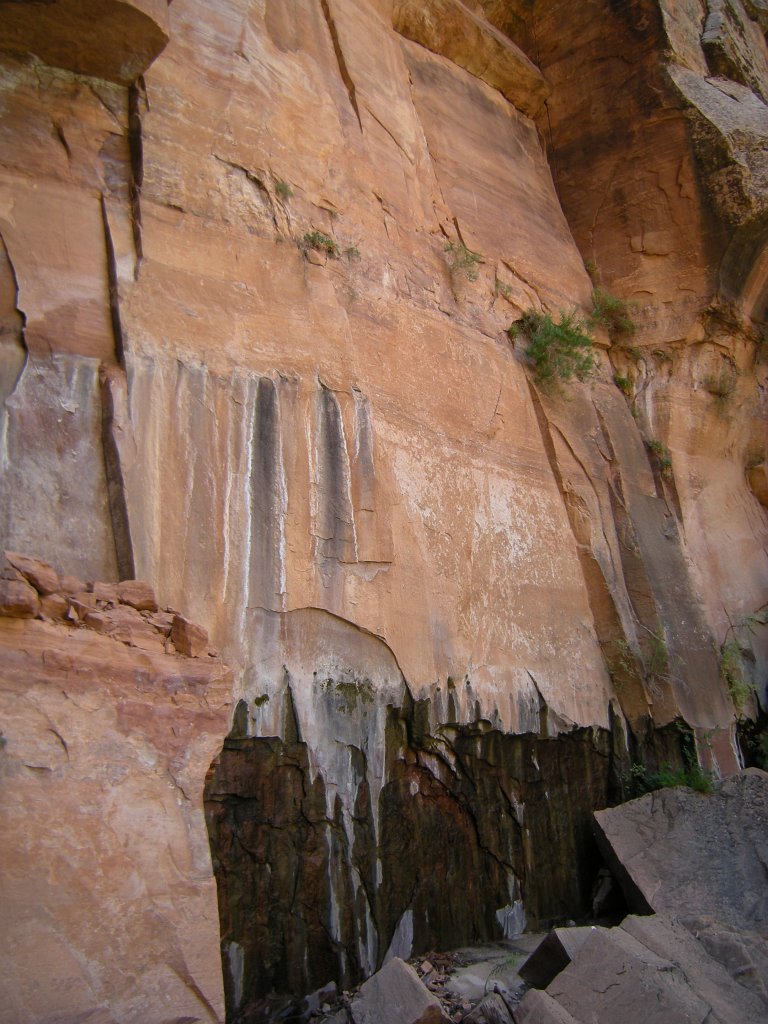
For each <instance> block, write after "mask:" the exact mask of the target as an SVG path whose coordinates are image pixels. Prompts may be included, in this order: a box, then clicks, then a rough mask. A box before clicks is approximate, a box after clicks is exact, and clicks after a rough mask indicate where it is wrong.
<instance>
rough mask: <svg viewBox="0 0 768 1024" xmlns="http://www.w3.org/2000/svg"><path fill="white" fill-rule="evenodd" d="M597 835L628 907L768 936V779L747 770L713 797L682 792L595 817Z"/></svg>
mask: <svg viewBox="0 0 768 1024" xmlns="http://www.w3.org/2000/svg"><path fill="white" fill-rule="evenodd" d="M595 821H596V823H597V827H596V835H597V839H598V844H599V845H600V846H601V848H602V851H603V855H604V856H605V858H606V860H607V861H608V863H609V865H610V866H611V867H612V868H613V869H614V874H615V875H616V877H617V879H618V881H619V883H620V884H621V886H622V888H623V889H624V895H625V897H626V899H627V902H628V904H629V906H630V907H631V908H632V909H633V910H637V911H639V912H640V913H647V912H648V911H657V912H659V911H664V910H666V911H668V912H670V913H676V912H679V911H682V910H685V912H686V913H688V914H709V915H711V916H712V917H714V918H716V919H717V920H719V921H722V922H723V923H726V924H729V925H731V926H732V927H735V928H747V929H750V930H753V931H757V932H765V931H766V930H768V886H766V883H765V865H766V864H768V774H766V773H765V772H763V771H760V769H758V768H749V769H747V770H746V771H744V772H740V773H739V774H738V775H734V776H731V777H730V778H729V779H727V780H726V781H725V782H724V783H723V784H722V786H721V787H720V788H719V789H718V790H717V791H716V792H714V793H695V792H694V791H693V790H691V789H688V788H687V787H684V786H677V787H675V788H674V789H663V790H659V791H657V792H654V793H647V794H646V795H645V796H642V797H640V798H639V799H637V800H630V801H629V802H628V803H626V804H621V805H620V806H618V807H611V808H609V809H607V810H604V811H597V812H596V813H595Z"/></svg>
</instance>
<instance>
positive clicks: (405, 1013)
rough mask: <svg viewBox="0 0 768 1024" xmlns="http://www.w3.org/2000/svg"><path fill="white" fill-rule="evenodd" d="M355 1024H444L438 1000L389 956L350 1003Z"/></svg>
mask: <svg viewBox="0 0 768 1024" xmlns="http://www.w3.org/2000/svg"><path fill="white" fill-rule="evenodd" d="M352 1019H353V1020H354V1022H355V1024H447V1020H448V1018H447V1017H446V1016H445V1015H444V1013H443V1008H442V1006H441V1005H440V1003H439V1001H438V1000H437V998H436V997H435V996H433V995H432V993H431V992H429V991H427V989H426V987H425V986H424V985H423V984H422V983H421V981H420V980H419V976H418V975H417V974H416V971H414V969H413V968H412V967H411V966H409V965H408V964H406V963H404V962H403V961H402V960H401V959H400V958H399V957H393V958H392V959H391V960H390V961H389V963H387V964H385V965H384V967H382V969H381V970H380V971H378V973H376V974H374V975H373V977H372V978H369V979H368V981H366V982H365V983H364V984H363V985H361V987H360V991H359V992H358V994H357V995H356V996H355V998H354V999H353V1000H352Z"/></svg>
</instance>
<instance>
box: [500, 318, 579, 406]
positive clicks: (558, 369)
mask: <svg viewBox="0 0 768 1024" xmlns="http://www.w3.org/2000/svg"><path fill="white" fill-rule="evenodd" d="M507 333H508V334H509V336H510V338H514V336H515V335H516V334H518V333H520V334H523V335H524V336H525V337H527V338H528V350H527V353H526V354H527V356H528V359H529V360H530V362H531V363H532V364H533V368H534V375H535V377H536V381H537V382H538V383H539V384H541V385H542V387H545V388H547V387H553V386H555V385H556V384H558V383H560V382H562V383H566V384H567V383H569V382H570V381H572V380H573V378H574V377H576V378H577V379H578V380H581V381H583V380H586V379H587V377H589V375H590V374H591V373H592V371H593V369H594V367H595V356H594V352H593V342H592V338H591V336H590V335H589V334H588V333H587V331H586V329H585V325H584V323H583V321H582V320H581V319H580V318H579V316H578V314H576V313H561V314H560V318H559V320H558V321H557V322H555V321H554V320H553V319H552V317H551V316H550V315H549V314H548V313H537V312H535V311H534V310H529V311H528V312H527V313H524V314H523V316H522V319H521V320H519V321H518V322H517V323H516V324H512V326H511V327H510V328H509V329H508V331H507Z"/></svg>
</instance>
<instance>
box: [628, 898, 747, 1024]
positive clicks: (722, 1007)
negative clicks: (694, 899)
mask: <svg viewBox="0 0 768 1024" xmlns="http://www.w3.org/2000/svg"><path fill="white" fill-rule="evenodd" d="M621 931H623V932H626V933H627V934H628V935H631V936H632V937H633V938H634V939H637V941H638V942H640V943H642V944H643V946H645V947H646V949H650V950H651V951H652V952H654V953H656V954H657V955H658V956H660V957H663V958H664V959H665V960H668V961H669V962H670V963H672V964H674V966H675V967H677V968H679V969H680V970H681V971H682V972H683V974H684V976H685V979H686V982H687V984H688V985H689V986H690V988H691V989H693V991H695V992H696V994H697V995H698V996H699V997H700V998H702V999H703V1000H704V1001H705V1002H706V1003H707V1005H708V1006H709V1007H710V1008H711V1011H712V1013H713V1014H714V1015H715V1017H716V1018H717V1019H718V1020H720V1021H723V1024H727V1022H733V1024H760V1022H764V1021H765V1020H766V1016H767V1015H766V1006H765V1004H764V1003H763V1001H762V1000H761V999H760V998H759V996H758V995H756V994H755V993H754V992H751V991H749V990H748V989H746V988H744V987H743V986H742V985H740V984H739V983H738V982H737V981H735V980H734V979H733V978H732V977H731V975H730V974H729V973H728V971H727V970H726V969H725V967H723V966H722V964H720V963H718V962H717V961H716V960H715V959H713V957H712V956H710V954H709V953H708V951H707V949H706V946H705V945H704V944H703V943H701V942H699V941H697V939H696V938H695V937H694V936H693V935H692V934H691V933H690V932H689V931H688V929H687V928H686V927H685V925H684V924H682V923H681V922H680V921H679V920H676V919H675V918H673V917H668V916H666V915H660V914H654V915H653V916H652V917H637V916H631V917H628V918H626V919H625V920H624V921H622V923H621Z"/></svg>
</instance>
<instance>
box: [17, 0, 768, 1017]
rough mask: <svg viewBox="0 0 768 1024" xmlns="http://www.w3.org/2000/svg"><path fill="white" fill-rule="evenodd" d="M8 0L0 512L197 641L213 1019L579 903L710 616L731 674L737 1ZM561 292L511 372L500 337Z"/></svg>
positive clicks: (727, 708) (723, 699)
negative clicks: (541, 369)
mask: <svg viewBox="0 0 768 1024" xmlns="http://www.w3.org/2000/svg"><path fill="white" fill-rule="evenodd" d="M6 7H11V8H13V12H12V13H13V15H14V19H12V20H9V21H8V22H7V25H8V26H9V27H8V29H7V30H4V33H5V34H4V35H2V36H0V47H3V48H4V51H5V52H4V54H3V55H2V59H1V60H0V72H1V73H2V86H1V87H2V93H3V103H4V109H5V117H4V121H3V125H2V132H3V146H2V156H0V162H1V166H0V236H1V238H2V246H0V317H1V319H0V324H1V325H2V333H1V334H0V345H1V346H2V347H1V353H0V354H1V355H2V359H1V361H0V387H1V388H2V398H3V401H4V405H3V411H2V422H1V424H0V433H1V435H2V456H1V457H2V473H3V486H2V492H1V493H0V532H1V533H2V537H3V539H4V540H5V543H6V544H7V545H8V546H10V547H13V548H15V549H18V550H25V551H29V552H32V553H35V554H37V555H39V556H42V557H45V558H48V559H49V560H50V561H52V562H54V563H57V564H58V565H60V566H61V567H66V568H67V569H69V570H73V571H77V572H79V573H81V574H82V575H83V576H86V577H90V578H100V579H117V578H132V577H134V576H139V577H141V578H144V579H148V580H151V581H152V583H153V585H154V586H155V588H156V590H157V591H158V593H159V595H160V597H161V599H162V601H163V603H165V604H173V605H174V606H176V607H183V608H184V609H185V610H186V611H188V612H189V613H190V615H191V616H192V617H193V618H194V619H195V620H196V621H201V622H204V623H205V624H206V625H207V626H208V628H209V629H210V632H211V635H212V639H213V641H214V642H215V643H216V644H217V646H218V647H220V648H221V649H222V650H223V652H224V654H225V656H226V658H227V659H228V661H229V662H230V663H231V665H232V667H233V698H234V701H235V702H236V705H237V712H236V715H235V721H234V724H233V726H232V729H231V733H230V737H229V738H228V739H227V741H226V743H224V735H223V734H224V732H226V731H227V730H226V729H223V730H222V735H221V737H220V740H221V743H220V746H221V745H222V744H223V748H222V749H221V752H220V756H219V757H218V758H217V760H216V763H215V765H214V768H213V771H212V774H211V779H210V785H209V790H208V794H209V804H208V816H209V825H210V829H211V835H212V839H213V853H214V861H215V866H216V869H217V871H218V873H219V881H220V897H221V917H222V924H223V934H222V944H223V950H224V954H225V957H224V959H225V981H226V985H227V991H228V998H229V1005H230V1010H231V1013H232V1015H233V1019H234V1017H235V1016H236V1015H237V1014H239V1013H241V1012H242V1013H245V1012H246V1009H247V1008H248V1007H250V1008H251V1009H250V1010H248V1012H250V1013H251V1014H252V1015H254V1014H256V1012H257V1010H256V1007H257V1005H258V1004H259V1001H260V1000H262V998H263V997H266V995H267V993H268V992H269V990H270V988H271V987H273V986H274V987H276V988H278V989H283V990H289V991H290V992H291V993H292V994H293V995H296V994H300V993H301V992H302V991H307V990H308V989H310V988H312V987H313V986H315V985H318V984H321V983H322V982H324V981H326V980H328V979H329V978H330V977H331V976H335V977H336V978H337V979H338V980H342V979H344V980H345V981H347V980H351V979H354V978H355V977H359V976H360V975H361V974H363V973H366V972H368V971H369V970H370V969H371V968H372V967H374V966H375V965H376V964H377V963H378V962H379V961H380V960H381V958H382V956H383V955H384V954H385V953H386V951H387V949H388V948H389V947H390V946H392V947H393V949H395V950H396V951H397V952H399V953H402V952H404V951H407V950H408V948H409V947H410V945H411V944H412V943H415V944H416V945H417V946H423V945H425V944H437V943H438V942H441V941H445V942H454V941H455V942H462V941H467V940H468V939H470V938H473V937H484V936H486V935H488V934H490V933H491V932H492V930H493V929H494V928H497V927H501V926H504V927H507V928H508V929H511V928H514V927H515V926H516V925H519V923H520V921H521V920H522V914H523V908H525V910H526V911H527V912H528V913H529V914H530V915H531V917H532V918H535V919H536V920H542V921H543V920H549V919H552V918H556V917H557V916H558V915H560V914H561V913H572V912H576V910H577V909H578V907H579V904H580V903H582V902H583V900H584V899H585V898H586V895H587V893H588V888H589V879H588V877H587V875H588V871H587V861H588V846H587V840H586V839H585V836H586V821H587V815H588V813H589V811H590V810H591V809H592V808H593V807H594V806H597V805H601V804H605V803H607V802H609V800H610V799H611V798H612V796H613V795H614V787H615V782H616V774H617V769H618V768H619V767H620V766H621V764H622V763H627V762H630V761H631V760H633V759H634V758H637V757H640V756H643V757H647V758H649V759H650V760H651V761H653V759H657V760H658V759H663V758H667V757H671V756H673V751H672V747H673V746H674V743H673V741H672V740H671V739H670V738H669V735H670V734H667V733H661V734H658V735H657V734H656V733H655V732H654V730H656V729H660V728H663V727H665V726H668V725H670V723H672V722H673V721H674V720H676V719H678V718H680V717H682V718H684V719H685V721H686V722H687V723H688V724H689V725H690V727H691V728H692V730H693V733H694V735H695V740H696V744H697V751H698V756H699V757H700V759H701V760H702V761H704V762H705V763H706V764H708V765H711V766H713V767H714V768H715V769H717V770H722V771H729V770H732V769H733V768H734V767H736V765H737V763H738V755H737V750H736V747H735V743H734V735H733V732H734V724H735V719H736V714H737V713H738V712H739V711H740V710H744V711H746V712H748V713H751V714H754V713H755V712H756V705H755V697H751V696H749V697H748V698H744V697H743V696H738V697H737V703H739V704H740V703H741V702H742V701H744V700H746V703H744V706H743V708H741V707H735V706H734V700H733V695H729V692H728V689H727V687H726V684H725V682H724V680H723V679H722V678H721V671H720V656H719V654H720V652H719V647H720V645H721V644H722V643H723V642H724V641H726V642H728V643H730V644H731V646H730V648H729V649H730V650H733V649H734V648H735V650H736V652H737V657H738V659H739V660H740V661H741V663H742V670H743V671H744V672H747V673H751V675H750V679H751V680H752V681H753V682H754V683H755V684H756V685H757V687H758V690H759V692H760V698H761V700H762V701H763V702H764V701H765V675H766V674H765V665H766V642H765V637H764V635H763V631H762V628H761V620H760V610H761V609H762V608H763V606H764V604H765V600H766V595H765V590H766V580H767V578H768V564H766V560H765V542H766V534H767V533H768V520H767V519H766V510H765V502H766V492H767V491H768V487H767V486H766V483H765V481H766V470H765V438H764V412H765V402H764V378H765V368H764V367H765V364H764V358H765V356H764V353H763V348H764V347H765V344H764V335H765V316H766V305H767V304H768V283H767V282H768V257H766V251H765V239H766V233H765V232H766V210H765V202H766V199H765V197H766V194H768V193H767V192H766V190H765V187H764V184H765V174H766V151H767V150H766V147H765V144H764V142H765V134H766V132H767V131H768V108H767V107H766V103H765V95H766V66H767V65H766V47H765V38H764V34H763V33H764V28H765V25H764V16H763V12H762V7H761V5H759V4H747V5H746V6H742V5H741V4H740V3H739V2H738V0H735V2H734V3H730V4H728V5H724V4H718V3H715V2H712V3H708V4H704V3H703V2H699V0H688V2H686V3H685V4H672V3H667V2H666V0H633V2H629V0H627V2H608V0H588V2H585V3H583V4H578V5H573V4H570V3H563V2H558V0H507V2H501V0H479V2H475V3H462V2H459V0H429V2H426V3H418V4H416V3H412V2H409V0H395V2H390V0H295V2H294V3H292V4H290V5H287V4H284V3H280V2H276V0H266V2H262V3H257V2H250V0H216V2H215V3H210V2H208V3H203V2H198V0H175V2H174V3H173V5H172V6H170V7H169V8H166V7H165V5H163V4H149V3H148V2H143V3H141V4H139V3H122V4H110V3H107V2H106V0H104V2H103V3H102V5H101V8H102V10H101V11H100V16H103V17H104V18H124V19H125V25H124V26H123V27H124V28H125V29H126V31H125V32H123V33H120V32H116V33H115V34H114V35H112V34H109V33H108V34H107V35H106V36H105V37H104V38H105V42H104V46H103V53H101V54H98V53H94V52H93V48H92V47H91V44H90V43H89V39H90V36H89V35H88V33H87V32H86V30H85V29H84V28H83V27H82V26H80V28H77V25H76V23H75V21H73V19H74V18H75V14H76V12H77V10H81V11H82V12H85V11H86V7H85V5H79V6H78V5H76V4H74V5H73V4H67V3H65V2H64V0H61V2H58V3H56V4H53V5H46V9H45V16H46V19H47V20H46V21H45V31H44V32H43V30H42V27H41V26H42V24H43V23H42V22H41V21H39V20H36V19H35V18H31V15H30V10H28V8H30V9H31V8H33V7H34V8H35V10H36V9H37V5H27V4H16V3H14V4H10V5H9V4H7V3H6V4H2V3H0V8H6ZM38 13H39V12H38ZM761 18H763V21H761V20H760V19H761ZM105 23H106V22H105ZM109 23H110V24H112V22H109ZM73 26H74V28H73ZM128 29H130V31H129V30H128ZM73 31H74V32H75V33H76V37H77V39H78V40H79V41H80V42H79V45H78V46H71V45H69V43H68V42H67V40H69V39H70V38H71V33H72V32H73ZM166 37H167V39H168V42H167V46H166V47H165V49H164V50H163V51H162V53H161V54H160V56H159V57H157V59H156V60H155V61H154V63H152V64H151V65H149V61H150V60H151V58H152V57H153V56H155V55H156V54H157V53H158V51H159V50H160V49H161V47H162V43H163V41H164V40H165V39H166ZM117 40H121V41H122V42H121V43H120V46H122V45H124V44H125V42H126V41H127V42H128V43H129V44H130V45H129V49H130V59H129V56H126V54H125V53H123V51H122V50H121V49H120V46H118V43H117ZM96 57H98V60H97V59H96ZM142 72H143V74H142ZM585 261H587V263H586V264H585ZM587 267H589V271H590V272H591V275H592V278H593V279H594V281H593V280H590V272H588V269H587ZM595 281H596V282H597V283H598V284H599V285H600V287H601V288H602V289H603V295H604V297H605V293H606V292H607V291H610V292H613V293H616V294H618V295H619V296H621V297H622V298H623V299H625V300H629V301H632V302H635V303H636V304H637V310H636V312H634V313H633V316H634V319H635V320H636V324H637V330H636V333H635V335H634V336H633V337H631V338H627V337H626V336H622V335H621V334H620V333H617V332H616V331H615V330H614V331H613V333H611V331H609V330H602V331H601V332H599V337H598V342H599V353H598V355H599V359H598V363H599V366H598V372H597V374H596V375H595V377H594V378H593V379H592V380H591V381H590V382H589V383H588V384H576V385H574V386H573V387H572V388H571V389H570V390H569V391H567V392H565V391H560V392H554V393H547V392H545V391H543V390H542V389H541V388H540V387H538V386H537V384H536V383H535V381H534V380H533V378H532V375H531V371H530V367H529V366H528V365H527V363H526V360H525V357H524V346H523V344H522V342H520V341H518V342H514V343H513V342H512V341H510V339H509V338H508V336H507V335H506V333H505V331H506V328H507V327H508V326H509V325H510V323H512V322H513V321H515V320H518V319H519V318H520V317H521V315H522V313H524V312H526V311H529V310H534V311H544V312H549V313H551V314H553V315H554V316H555V318H557V316H558V314H559V312H560V311H567V310H570V309H577V310H581V311H583V312H585V313H586V312H587V311H588V310H589V309H590V308H591V302H592V298H591V296H592V290H593V286H594V282H595ZM609 298H610V296H609ZM614 377H615V378H616V379H617V380H618V382H619V385H620V386H619V387H617V386H616V384H615V383H614ZM747 693H751V690H749V689H748V690H747ZM671 735H674V730H673V732H672V734H671ZM9 746H10V743H9ZM273 790H277V792H279V793H280V794H281V797H280V799H276V798H275V797H274V795H273ZM548 801H549V802H548ZM547 808H549V809H547ZM400 828H402V830H403V831H402V833H400V834H399V831H398V830H399V829H400ZM406 834H407V835H408V836H409V837H410V838H409V841H408V842H403V835H406ZM456 837H461V840H460V841H459V842H454V840H455V839H456ZM552 846H559V847H560V849H561V851H563V852H561V854H560V858H561V859H560V860H557V858H554V859H553V857H552V854H551V847H552ZM308 851H310V852H308ZM569 858H570V859H573V861H574V863H573V865H572V869H571V868H569V867H568V860H569ZM286 865H295V870H294V868H292V867H288V868H287V867H286ZM544 872H546V873H547V877H549V876H550V874H551V876H552V877H553V878H555V879H556V882H555V883H554V884H553V887H552V890H551V893H550V894H549V895H548V896H547V895H545V893H544V889H545V888H546V887H544V886H543V885H542V882H541V879H542V877H543V874H542V873H544ZM469 877H471V878H472V883H471V884H472V885H473V886H476V887H477V890H476V893H475V895H474V896H473V900H474V905H473V906H472V907H469V908H468V907H466V906H464V907H462V906H460V903H461V902H462V901H461V900H459V899H458V898H456V899H454V898H452V897H449V898H448V899H447V901H445V900H444V898H443V894H444V892H445V891H446V890H447V889H449V888H451V887H456V886H457V884H458V883H457V879H462V884H465V883H464V881H463V880H464V879H467V878H469ZM294 881H295V882H296V884H295V885H294V884H293V882H294ZM246 898H247V899H250V900H252V904H251V905H250V906H249V905H248V904H247V903H244V902H243V901H244V900H246ZM464 902H466V901H464ZM440 904H444V909H438V908H439V906H440ZM270 908H272V909H270ZM445 908H447V909H445ZM254 920H255V921H257V923H258V927H257V928H255V929H253V928H252V927H251V924H252V922H253V921H254ZM319 935H322V936H323V940H322V942H318V941H317V937H318V936H319ZM310 949H311V950H312V954H311V955H310V954H309V952H308V951H309V950H310ZM281 972H282V973H281ZM259 1012H261V1011H259ZM265 1012H266V1011H265ZM158 1019H160V1018H158Z"/></svg>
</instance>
